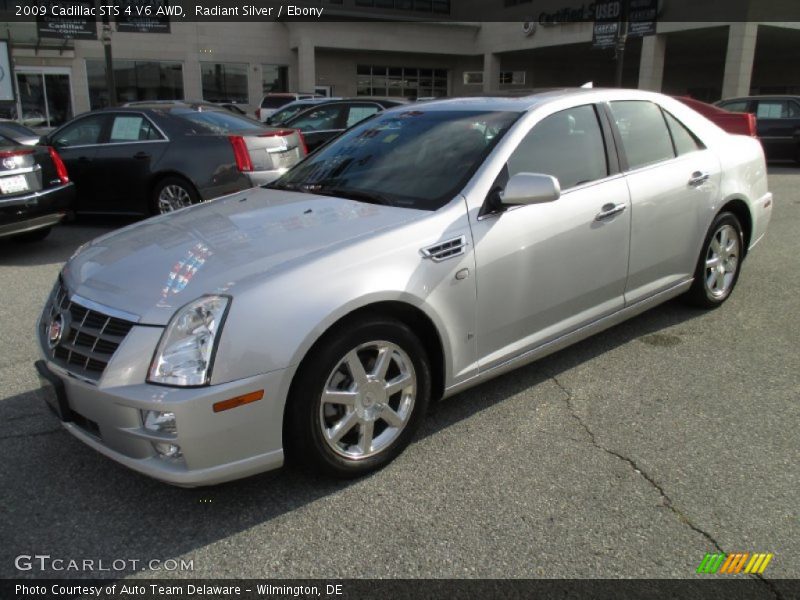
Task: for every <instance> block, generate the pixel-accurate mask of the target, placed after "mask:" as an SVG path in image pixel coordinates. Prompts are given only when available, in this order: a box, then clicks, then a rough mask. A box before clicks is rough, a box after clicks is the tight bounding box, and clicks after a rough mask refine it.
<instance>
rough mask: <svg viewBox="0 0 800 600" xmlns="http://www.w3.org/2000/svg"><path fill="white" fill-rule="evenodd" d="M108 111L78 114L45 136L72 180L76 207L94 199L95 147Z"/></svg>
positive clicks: (103, 128)
mask: <svg viewBox="0 0 800 600" xmlns="http://www.w3.org/2000/svg"><path fill="white" fill-rule="evenodd" d="M109 121H110V116H109V114H108V113H94V114H89V115H86V116H84V117H78V118H77V119H74V120H73V121H71V122H69V123H67V124H66V125H64V126H63V127H61V128H60V129H57V130H56V131H54V132H53V133H51V134H49V135H48V137H47V140H48V143H49V144H50V145H51V146H55V148H56V150H58V153H59V155H60V156H61V159H62V160H63V161H64V164H65V165H66V167H67V172H68V173H69V177H70V179H71V180H72V181H73V182H74V183H75V189H76V193H77V199H76V207H77V209H78V210H85V209H86V208H87V207H88V206H90V205H92V204H93V203H95V201H96V200H95V197H96V195H97V193H98V190H99V187H98V182H99V179H98V177H97V171H96V169H95V166H96V165H95V162H94V161H95V158H96V157H97V149H98V147H99V145H100V143H101V142H102V141H103V139H104V137H105V135H106V133H107V125H108V123H109Z"/></svg>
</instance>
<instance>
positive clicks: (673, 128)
mask: <svg viewBox="0 0 800 600" xmlns="http://www.w3.org/2000/svg"><path fill="white" fill-rule="evenodd" d="M664 118H665V119H666V120H667V126H668V127H669V132H670V134H671V135H672V141H673V142H674V143H675V151H676V152H677V153H678V156H681V155H682V154H688V153H689V152H694V151H695V150H702V149H703V148H705V146H703V144H702V143H701V142H700V140H698V139H697V138H696V137H695V135H694V134H693V133H692V132H691V131H689V130H688V129H687V128H686V126H685V125H684V124H683V123H681V122H680V121H678V119H676V118H675V117H673V116H672V115H671V114H670V113H668V112H667V111H664Z"/></svg>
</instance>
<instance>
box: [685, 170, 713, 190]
mask: <svg viewBox="0 0 800 600" xmlns="http://www.w3.org/2000/svg"><path fill="white" fill-rule="evenodd" d="M708 177H709V176H708V173H705V172H703V171H695V172H694V173H692V176H691V177H690V178H689V185H691V186H692V187H697V186H698V185H703V184H704V183H705V182H706V181H708Z"/></svg>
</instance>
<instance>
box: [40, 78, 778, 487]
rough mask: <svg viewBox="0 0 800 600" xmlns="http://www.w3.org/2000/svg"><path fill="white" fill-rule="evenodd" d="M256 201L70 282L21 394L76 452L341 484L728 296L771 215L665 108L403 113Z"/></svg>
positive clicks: (727, 151)
mask: <svg viewBox="0 0 800 600" xmlns="http://www.w3.org/2000/svg"><path fill="white" fill-rule="evenodd" d="M268 188H269V189H253V190H247V191H244V192H240V193H237V194H234V195H231V196H227V197H225V198H221V199H218V200H215V201H212V202H210V203H207V204H203V205H198V206H192V207H189V208H186V209H183V210H181V211H178V212H175V213H173V214H170V215H164V216H161V217H155V218H153V219H150V220H148V221H145V222H142V223H139V224H136V225H132V226H130V227H126V228H125V229H122V230H121V231H117V232H115V233H112V234H109V235H106V236H104V237H101V238H99V239H97V240H95V241H93V242H91V243H89V244H87V245H86V246H84V247H82V248H81V249H80V250H79V251H78V252H77V253H76V254H75V255H74V256H73V257H72V258H71V259H70V261H69V262H68V263H67V264H66V266H65V267H64V269H63V271H62V272H61V274H60V276H59V278H58V281H57V283H56V285H55V288H54V289H53V292H52V294H51V295H50V298H49V299H48V300H47V304H46V306H45V309H44V312H43V314H42V317H41V319H40V323H39V326H38V336H39V342H40V347H41V352H42V354H43V359H42V360H41V361H39V362H38V363H37V369H38V370H39V373H40V375H41V376H42V379H43V381H44V382H45V388H46V391H47V397H48V399H49V402H50V404H51V406H53V407H54V409H55V410H56V412H57V413H58V414H59V415H60V417H61V419H62V420H63V422H64V426H65V427H66V428H67V430H68V431H70V433H72V434H73V435H74V436H76V437H77V438H79V439H80V440H82V441H83V442H85V443H87V444H89V445H90V446H92V447H93V448H95V449H97V450H98V451H100V452H102V453H103V454H105V455H106V456H109V457H111V458H113V459H114V460H116V461H118V462H120V463H122V464H124V465H126V466H128V467H130V468H132V469H135V470H136V471H139V472H141V473H144V474H147V475H150V476H152V477H156V478H158V479H161V480H163V481H167V482H170V483H173V484H177V485H184V486H193V485H204V484H213V483H218V482H222V481H226V480H231V479H235V478H238V477H244V476H247V475H251V474H253V473H257V472H260V471H265V470H268V469H272V468H275V467H278V466H280V465H281V464H282V463H283V460H284V452H285V453H286V455H287V457H288V458H291V459H295V460H297V461H299V462H302V463H305V464H307V465H309V466H312V467H316V468H317V469H321V470H322V471H324V472H327V473H329V474H334V475H338V476H345V477H347V476H355V475H359V474H362V473H365V472H368V471H370V470H373V469H376V468H378V467H380V466H382V465H384V464H386V463H387V462H389V461H390V460H392V458H394V457H395V456H396V455H397V454H398V453H399V452H400V451H401V450H402V449H403V448H404V447H405V446H406V445H407V444H408V442H409V440H410V439H411V437H412V435H413V433H414V430H415V429H416V428H417V426H418V425H419V423H420V420H421V419H422V418H423V415H424V413H425V409H426V406H427V405H428V402H429V400H430V399H431V398H436V397H440V396H448V395H452V394H455V393H456V392H458V391H460V390H463V389H465V388H467V387H469V386H471V385H475V384H477V383H479V382H481V381H484V380H486V379H488V378H490V377H493V376H495V375H499V374H500V373H503V372H506V371H508V370H510V369H512V368H514V367H517V366H519V365H522V364H524V363H527V362H529V361H531V360H533V359H536V358H539V357H541V356H544V355H545V354H548V353H550V352H553V351H555V350H557V349H559V348H563V347H564V346H566V345H568V344H571V343H573V342H575V341H577V340H580V339H582V338H585V337H587V336H589V335H591V334H593V333H596V332H598V331H600V330H602V329H604V328H607V327H609V326H611V325H613V324H615V323H619V322H620V321H622V320H623V319H626V318H628V317H631V316H632V315H635V314H637V313H640V312H642V311H643V310H646V309H647V308H650V307H652V306H654V305H656V304H658V303H660V302H663V301H664V300H667V299H668V298H671V297H673V296H677V295H679V294H685V295H686V297H687V298H688V299H690V300H691V301H693V302H694V303H695V304H699V305H700V306H704V307H708V308H712V307H715V306H718V305H720V304H722V303H723V302H724V301H725V300H726V299H727V298H728V296H729V295H730V294H731V292H732V290H733V288H734V286H735V285H736V280H737V277H738V275H739V271H740V269H741V265H742V261H743V259H744V258H745V256H746V254H747V251H748V249H750V248H752V247H753V246H754V245H755V244H756V243H757V242H758V241H759V240H760V239H761V237H762V236H763V235H764V232H765V230H766V228H767V224H768V222H769V218H770V214H771V204H772V196H771V194H770V193H769V192H768V191H767V175H766V169H765V164H764V155H763V152H762V150H761V147H760V145H759V144H758V141H757V140H755V139H752V138H748V137H744V136H732V135H729V134H727V133H725V132H723V131H722V130H721V129H719V128H718V127H717V126H716V125H714V124H712V123H711V122H710V121H708V120H706V119H705V118H704V117H702V116H700V115H699V114H698V113H696V112H694V111H692V110H691V109H690V108H688V107H686V106H685V105H683V104H682V103H680V102H679V101H677V100H673V99H671V98H668V97H665V96H662V95H659V94H653V93H647V92H638V91H626V90H560V91H552V92H547V93H542V94H537V95H533V96H529V97H525V98H466V99H453V100H444V101H438V102H432V103H427V104H425V105H416V106H403V107H398V108H396V109H392V110H389V111H386V112H385V113H381V114H380V115H377V116H376V117H374V118H372V119H370V120H368V121H366V122H364V123H362V124H360V125H358V126H356V127H354V128H353V129H351V130H349V131H348V132H346V133H345V134H344V135H343V136H341V137H340V138H338V139H337V140H335V141H334V142H332V143H331V144H329V145H327V146H326V147H325V148H322V149H321V150H320V151H319V152H317V153H315V154H313V155H311V156H309V157H308V158H307V159H306V160H305V161H303V162H301V163H300V164H298V165H297V166H295V167H294V168H293V169H291V170H290V171H289V172H287V173H286V174H285V175H284V176H282V177H281V178H280V179H278V180H277V181H276V182H274V183H272V184H270V185H269V186H268Z"/></svg>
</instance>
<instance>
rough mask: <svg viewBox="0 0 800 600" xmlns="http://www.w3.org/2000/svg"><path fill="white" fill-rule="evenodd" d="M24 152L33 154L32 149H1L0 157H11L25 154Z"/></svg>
mask: <svg viewBox="0 0 800 600" xmlns="http://www.w3.org/2000/svg"><path fill="white" fill-rule="evenodd" d="M26 154H33V150H3V151H1V152H0V158H11V157H12V156H25V155H26Z"/></svg>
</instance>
